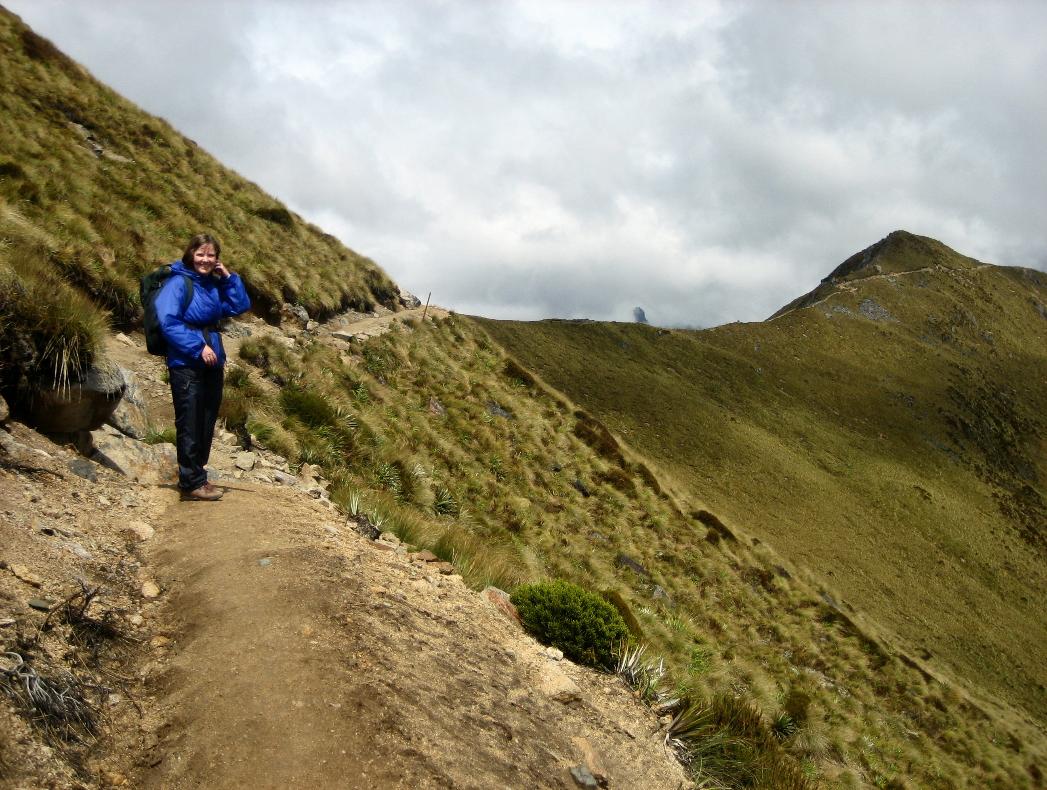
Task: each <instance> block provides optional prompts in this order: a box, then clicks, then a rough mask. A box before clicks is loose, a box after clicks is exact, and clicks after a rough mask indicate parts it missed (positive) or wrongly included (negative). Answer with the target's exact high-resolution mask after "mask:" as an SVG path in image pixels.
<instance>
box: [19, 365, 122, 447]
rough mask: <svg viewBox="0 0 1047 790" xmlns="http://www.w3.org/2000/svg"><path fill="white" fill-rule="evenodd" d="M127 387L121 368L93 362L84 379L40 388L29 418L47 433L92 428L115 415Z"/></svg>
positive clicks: (70, 431) (33, 401) (72, 431)
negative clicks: (114, 412)
mask: <svg viewBox="0 0 1047 790" xmlns="http://www.w3.org/2000/svg"><path fill="white" fill-rule="evenodd" d="M125 388H126V385H125V384H124V377H123V375H122V374H121V373H120V368H118V367H116V366H115V365H105V364H103V365H94V366H92V367H91V369H90V370H88V372H87V375H86V376H84V378H83V380H82V381H70V382H68V383H66V384H62V385H59V386H56V387H47V388H43V389H40V390H38V391H37V392H36V393H35V394H34V395H33V400H32V404H31V405H30V408H29V417H30V420H31V422H32V424H33V425H34V426H35V427H36V428H38V429H39V430H41V431H43V432H45V433H76V432H78V431H93V430H95V429H96V428H98V427H99V426H101V425H102V424H103V423H104V422H105V421H106V420H108V419H109V417H110V416H111V415H112V413H113V411H114V410H115V409H116V407H117V406H118V405H119V403H120V399H121V398H122V397H123V394H124V390H125Z"/></svg>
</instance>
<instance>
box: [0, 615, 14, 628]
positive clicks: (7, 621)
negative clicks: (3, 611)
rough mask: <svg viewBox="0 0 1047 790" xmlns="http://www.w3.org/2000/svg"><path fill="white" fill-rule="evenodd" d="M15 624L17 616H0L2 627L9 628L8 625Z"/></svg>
mask: <svg viewBox="0 0 1047 790" xmlns="http://www.w3.org/2000/svg"><path fill="white" fill-rule="evenodd" d="M14 624H15V618H13V617H0V628H7V627H8V626H11V625H14Z"/></svg>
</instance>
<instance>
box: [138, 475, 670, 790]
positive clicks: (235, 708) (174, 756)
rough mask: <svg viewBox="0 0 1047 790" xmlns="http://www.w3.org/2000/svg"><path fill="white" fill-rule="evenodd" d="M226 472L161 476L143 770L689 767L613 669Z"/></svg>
mask: <svg viewBox="0 0 1047 790" xmlns="http://www.w3.org/2000/svg"><path fill="white" fill-rule="evenodd" d="M226 488H227V493H226V496H225V498H224V499H223V500H222V501H221V502H218V503H214V504H212V503H195V502H193V503H185V502H180V501H177V500H176V498H175V497H174V495H173V493H172V494H168V493H167V492H163V493H160V494H158V495H159V496H161V497H162V496H167V497H168V499H169V501H168V502H167V506H166V510H165V511H164V512H163V515H162V516H161V517H160V518H159V519H158V522H159V523H157V525H156V527H157V534H156V537H155V538H154V539H153V540H152V541H151V542H150V546H151V548H150V549H149V551H148V552H147V555H146V566H147V568H149V570H151V572H152V573H153V574H154V575H155V578H156V580H157V582H158V586H159V587H160V589H161V591H162V592H161V599H160V600H161V605H160V607H159V611H158V613H157V615H156V617H155V619H154V620H153V621H152V627H153V630H154V632H155V633H156V634H158V637H157V638H154V639H153V640H152V642H151V644H152V646H153V647H152V649H153V655H152V656H151V658H150V659H149V664H148V666H147V668H146V669H147V674H148V675H149V676H150V681H149V686H150V696H151V702H150V703H149V704H148V705H147V713H148V715H147V718H146V720H145V723H144V725H143V729H144V730H145V731H146V732H148V733H150V734H151V737H147V739H146V742H147V743H148V744H149V748H148V750H147V751H146V753H144V754H139V755H136V756H135V758H134V760H133V762H134V763H135V765H132V766H129V767H128V769H127V770H126V771H125V772H124V773H125V774H126V775H127V776H128V777H130V778H131V783H132V784H133V785H134V786H141V787H145V788H189V787H208V788H211V787H213V788H234V787H236V788H241V787H252V788H287V787H310V788H324V787H331V788H336V787H337V788H357V787H359V788H365V787H366V788H373V787H404V788H407V787H411V788H414V787H462V788H466V787H476V788H496V787H505V788H520V787H574V786H577V782H576V780H575V779H574V778H573V777H572V775H571V769H572V768H575V769H576V771H577V770H578V769H579V768H581V767H583V766H584V767H586V770H587V771H588V772H589V773H590V774H595V775H597V776H599V775H603V776H605V777H606V780H607V781H608V782H609V786H611V787H620V788H624V787H635V788H662V787H664V788H678V787H680V786H682V785H684V784H686V782H685V779H684V775H683V773H682V771H681V769H680V767H679V765H678V764H676V762H675V761H674V760H673V758H672V757H671V755H669V754H668V753H667V752H666V750H665V749H664V747H663V745H662V743H661V737H660V734H659V733H658V732H657V731H656V730H657V722H655V721H654V720H653V719H652V718H651V716H650V714H649V713H648V712H647V711H646V710H645V709H644V708H643V707H642V706H641V705H640V704H639V703H637V702H636V701H635V700H634V699H633V698H632V697H631V696H629V695H628V693H627V692H626V691H625V689H624V687H623V686H622V685H620V683H619V682H617V681H616V680H615V679H613V678H611V677H609V676H604V675H600V674H598V673H594V672H591V671H589V670H585V669H582V668H580V667H577V666H574V665H572V664H570V663H569V662H566V661H556V660H554V659H553V658H551V657H550V656H548V655H547V654H546V653H545V652H544V650H543V649H542V648H541V646H540V645H538V644H537V643H535V642H534V641H533V640H531V639H530V638H529V637H527V636H525V635H524V634H523V633H522V632H521V631H520V630H519V627H518V626H517V625H516V624H515V623H513V622H512V621H510V620H509V618H508V617H506V616H505V615H504V614H503V613H501V612H500V611H498V610H497V609H496V608H495V607H494V606H493V605H491V604H490V603H489V602H488V601H487V600H486V599H485V598H484V597H482V596H481V595H480V594H478V593H476V592H474V591H471V590H469V589H467V588H466V587H465V586H464V585H463V584H462V582H461V580H460V579H459V577H457V576H444V575H442V574H440V573H437V572H436V571H434V570H430V566H427V565H426V563H425V562H424V561H422V560H420V559H416V560H414V561H412V560H411V559H410V558H409V557H408V556H406V554H405V553H404V551H403V550H401V551H400V552H397V551H395V550H390V549H389V548H388V547H386V546H383V545H382V544H381V543H373V542H371V541H369V540H367V539H365V538H363V537H362V536H359V535H357V534H356V533H355V532H354V531H352V530H350V529H348V528H347V527H346V526H345V525H344V524H341V523H339V520H338V519H335V518H333V516H332V512H331V511H330V510H328V509H327V508H325V507H324V506H323V504H322V503H320V502H316V501H314V500H310V499H309V498H307V497H303V495H302V494H301V493H300V492H298V491H295V490H292V489H277V488H268V487H263V486H257V485H250V484H245V483H241V482H235V483H228V484H226ZM581 775H582V776H583V777H584V776H585V774H584V772H583V773H582V774H581ZM583 781H584V780H583ZM582 786H584V785H582Z"/></svg>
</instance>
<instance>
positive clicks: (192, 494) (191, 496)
mask: <svg viewBox="0 0 1047 790" xmlns="http://www.w3.org/2000/svg"><path fill="white" fill-rule="evenodd" d="M221 498H222V492H221V491H219V490H218V489H217V488H215V487H214V486H211V490H210V491H208V490H207V484H206V483H205V484H204V485H202V486H200V487H199V488H194V489H193V490H192V491H183V492H182V499H183V500H189V501H192V500H196V501H198V502H216V501H218V500H219V499H221Z"/></svg>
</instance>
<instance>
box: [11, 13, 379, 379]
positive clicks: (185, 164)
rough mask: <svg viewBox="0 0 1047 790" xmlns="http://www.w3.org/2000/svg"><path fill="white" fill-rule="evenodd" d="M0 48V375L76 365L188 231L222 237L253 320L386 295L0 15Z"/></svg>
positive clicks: (342, 250)
mask: <svg viewBox="0 0 1047 790" xmlns="http://www.w3.org/2000/svg"><path fill="white" fill-rule="evenodd" d="M0 53H2V57H0V83H2V84H3V86H4V89H3V91H2V92H0V375H3V371H4V369H5V367H6V369H7V372H8V374H11V368H12V366H15V365H17V366H20V367H21V368H23V369H24V368H26V367H27V366H40V367H43V368H48V369H50V368H53V367H55V366H56V365H57V366H58V367H59V368H60V369H61V367H62V366H63V364H64V365H66V366H68V367H71V368H72V369H73V370H74V371H75V370H76V369H77V368H81V367H83V366H84V364H86V363H87V362H88V361H89V360H90V358H91V356H92V354H93V353H94V351H95V350H96V347H97V341H98V337H99V332H100V331H102V330H103V329H104V326H105V324H106V323H107V321H109V322H115V323H116V324H117V325H129V324H131V323H133V321H134V320H135V318H136V317H137V315H138V313H139V305H138V282H137V281H138V278H139V276H140V275H141V274H142V273H143V272H144V271H147V270H149V269H151V268H153V267H155V266H157V265H159V264H160V263H166V262H168V261H170V260H173V259H175V258H177V257H179V256H180V254H181V251H182V249H183V248H184V246H185V243H186V242H187V241H188V239H189V237H190V236H191V235H193V234H195V233H198V232H201V231H207V232H211V233H214V234H215V235H217V236H218V238H219V239H220V240H221V241H222V243H223V245H224V248H223V249H224V256H223V257H224V258H225V259H226V261H227V262H228V263H229V265H230V266H231V267H232V268H234V269H235V270H236V271H238V272H240V273H241V274H243V276H244V278H245V280H246V282H247V285H248V289H249V291H250V292H251V296H252V298H253V299H254V301H255V305H256V308H255V310H256V312H257V313H258V314H259V315H263V316H269V315H271V314H272V310H273V309H274V308H276V309H278V308H279V305H280V304H281V303H282V302H284V301H290V302H299V303H301V304H302V305H304V306H305V307H306V309H307V310H308V311H309V312H310V313H311V314H313V315H315V316H322V315H326V314H330V313H332V312H334V311H337V310H340V309H344V308H345V307H349V306H355V307H359V308H367V307H370V306H371V305H373V304H375V303H376V302H383V303H387V304H390V305H391V304H393V302H394V301H395V298H396V295H397V291H396V286H395V285H394V284H393V283H392V281H390V280H389V278H388V277H387V276H386V275H385V274H384V273H383V272H382V271H381V270H380V269H379V268H378V267H377V266H376V265H375V264H374V263H373V262H371V261H369V260H368V259H366V258H363V257H361V256H360V255H357V254H356V253H354V252H353V251H351V250H349V249H347V248H346V247H344V246H343V245H342V244H341V243H340V242H338V241H337V240H336V239H335V238H334V237H333V236H330V235H328V234H326V233H323V232H322V231H321V230H319V229H318V228H316V227H314V226H312V225H309V224H307V223H306V222H304V221H303V220H302V219H301V217H299V216H297V215H295V214H294V213H292V212H290V211H288V210H287V209H286V208H285V207H284V206H282V205H281V204H280V203H279V202H278V201H276V200H275V199H274V198H272V197H271V196H269V195H267V194H265V193H264V192H263V191H262V190H260V189H259V188H258V187H256V186H255V185H254V184H252V183H250V182H249V181H247V180H246V179H244V178H243V177H241V176H239V175H237V174H236V173H234V172H232V171H231V170H229V169H227V168H225V167H223V166H222V165H221V164H220V163H218V162H217V161H215V159H214V158H212V157H211V156H210V155H208V154H207V153H206V152H205V151H203V150H202V149H200V147H199V146H197V145H196V143H194V142H193V141H192V140H189V139H187V138H185V137H183V136H182V135H181V134H179V133H178V132H176V131H175V130H173V129H172V128H171V127H170V126H169V125H168V124H167V123H165V122H164V121H162V120H161V119H159V118H156V117H153V116H151V115H148V114H146V113H144V112H142V110H140V109H139V108H137V107H135V106H134V105H133V104H131V103H130V102H128V101H127V100H125V99H123V98H121V97H120V96H118V95H116V94H115V93H114V92H113V91H112V90H110V89H109V88H107V87H106V86H104V85H102V84H100V83H99V82H97V81H96V80H94V79H93V78H92V77H91V76H90V75H89V74H88V73H87V72H86V71H85V70H84V69H83V68H82V67H81V66H79V65H78V64H76V63H75V62H73V61H72V60H70V59H69V58H68V57H67V56H65V55H64V54H62V53H61V52H59V51H58V50H57V49H56V48H55V47H54V46H53V45H52V44H51V43H50V42H49V41H47V40H46V39H43V38H41V37H39V36H38V35H36V34H35V33H33V32H32V31H31V30H29V29H28V28H27V27H26V26H25V25H23V24H22V23H21V22H20V21H19V20H18V18H17V17H15V16H14V15H13V14H11V13H10V12H8V11H6V10H4V9H2V8H0ZM85 297H86V299H85ZM56 338H57V340H56Z"/></svg>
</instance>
